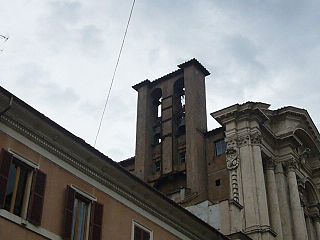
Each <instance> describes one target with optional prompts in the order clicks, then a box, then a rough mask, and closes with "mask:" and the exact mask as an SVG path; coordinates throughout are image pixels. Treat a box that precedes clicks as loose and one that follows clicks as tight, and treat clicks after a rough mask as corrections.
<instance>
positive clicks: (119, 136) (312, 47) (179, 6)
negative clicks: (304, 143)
mask: <svg viewBox="0 0 320 240" xmlns="http://www.w3.org/2000/svg"><path fill="white" fill-rule="evenodd" d="M131 4H132V1H131V0H90V1H85V0H55V1H50V0H47V1H43V0H10V1H7V2H6V4H0V35H5V36H8V37H9V40H8V41H6V42H4V41H3V40H2V39H0V50H2V51H1V52H0V73H1V74H0V84H1V86H2V87H4V88H6V89H7V90H8V91H10V92H12V93H13V94H14V95H16V96H17V97H19V98H20V99H22V100H24V101H25V102H26V103H28V104H29V105H31V106H32V107H34V108H35V109H37V110H38V111H40V112H42V113H43V114H45V115H46V116H48V117H49V118H51V119H52V120H53V121H55V122H56V123H58V124H59V125H61V126H63V127H64V128H66V129H68V130H69V131H70V132H72V133H73V134H75V135H77V136H79V137H81V138H82V139H84V140H85V141H86V142H87V143H89V144H90V145H93V144H94V139H95V136H96V133H97V129H98V125H99V120H100V116H101V113H102V110H103V106H104V101H105V99H106V95H107V92H108V88H109V85H110V82H111V78H112V74H113V70H114V66H115V64H116V60H117V55H118V52H119V49H120V45H121V41H122V37H123V34H124V30H125V26H126V23H127V20H128V17H129V12H130V8H131ZM319 12H320V4H319V1H318V0H314V1H313V0H306V1H300V0H282V1H281V0H267V1H258V0H247V1H238V0H223V1H221V0H197V1H194V0H175V1H172V0H161V1H152V0H136V4H135V8H134V11H133V15H132V19H131V23H130V26H129V30H128V34H127V38H126V42H125V45H124V48H123V52H122V56H121V59H120V63H119V67H118V71H117V74H116V76H115V81H114V85H113V89H112V92H111V96H110V99H109V103H108V105H107V109H106V113H105V116H104V119H103V122H102V126H101V131H100V134H99V138H98V141H97V144H96V148H97V149H99V150H100V151H101V152H103V153H104V154H106V155H107V156H109V157H111V158H112V159H113V160H115V161H120V160H123V159H126V158H129V157H131V156H133V155H134V149H135V132H136V129H135V126H136V109H137V106H136V104H137V92H136V91H134V90H133V89H132V87H131V86H133V85H135V84H136V83H139V82H141V81H143V80H145V79H150V80H153V79H156V78H159V77H161V76H163V75H165V74H167V73H169V72H172V71H174V70H176V69H177V65H178V64H180V63H183V62H185V61H187V60H189V59H191V58H196V59H198V60H199V61H200V62H201V63H202V64H203V65H204V66H205V67H206V68H207V69H208V70H209V71H210V72H211V75H210V76H208V77H207V79H206V97H207V113H208V130H211V129H213V128H216V127H218V126H219V124H218V123H217V122H215V120H214V119H213V118H212V117H210V115H209V113H212V112H214V111H217V110H219V109H221V108H224V107H228V106H230V105H233V104H235V103H244V102H246V101H260V102H265V103H269V104H271V107H270V109H277V108H280V107H283V106H296V107H299V108H304V109H306V110H308V112H309V114H310V115H311V117H312V119H313V121H314V123H315V124H316V126H317V127H318V129H319V128H320V110H319V107H318V104H319V100H320V98H319V97H320V94H319V91H320V65H319V63H320V62H319V59H320V31H319V23H320V14H319Z"/></svg>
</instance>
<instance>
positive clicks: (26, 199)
mask: <svg viewBox="0 0 320 240" xmlns="http://www.w3.org/2000/svg"><path fill="white" fill-rule="evenodd" d="M8 152H9V153H10V154H11V155H12V160H11V163H10V167H11V165H12V164H14V163H13V160H14V159H15V160H17V161H18V163H17V164H18V165H21V166H19V167H20V168H23V167H24V166H23V165H26V166H25V167H24V168H30V169H28V170H27V171H28V176H27V181H26V184H25V186H24V196H23V201H22V208H21V214H20V215H21V216H19V215H18V214H15V213H14V206H15V203H14V204H13V203H12V202H11V207H10V210H7V209H5V208H3V209H4V210H6V211H8V212H10V213H11V214H13V215H16V216H18V217H21V218H22V219H24V220H27V218H28V211H29V208H30V196H31V191H32V183H33V181H34V177H35V170H38V169H39V168H40V167H39V165H38V164H36V163H33V162H31V161H29V160H28V159H26V158H24V157H22V156H21V155H19V154H18V153H16V152H15V151H13V150H12V149H8ZM19 162H21V164H19ZM19 174H20V173H19ZM19 178H20V176H19ZM16 180H17V179H16ZM16 180H15V181H16ZM8 184H9V176H8ZM8 184H7V188H8ZM14 185H16V182H15V183H14ZM17 190H18V189H16V186H14V192H16V191H17ZM14 195H16V194H14ZM11 201H12V199H11ZM15 201H16V199H15ZM12 204H13V209H12Z"/></svg>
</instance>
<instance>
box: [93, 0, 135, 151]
mask: <svg viewBox="0 0 320 240" xmlns="http://www.w3.org/2000/svg"><path fill="white" fill-rule="evenodd" d="M135 2H136V0H133V2H132V6H131V10H130V14H129V18H128V22H127V26H126V30H125V32H124V35H123V39H122V43H121V47H120V51H119V54H118V59H117V63H116V66H115V68H114V71H113V75H112V79H111V83H110V87H109V91H108V94H107V98H106V101H105V104H104V108H103V111H102V115H101V118H100V123H99V127H98V131H97V134H96V138H95V140H94V145H93V146H94V147H95V146H96V143H97V139H98V136H99V133H100V129H101V124H102V120H103V117H104V113H105V111H106V107H107V104H108V101H109V97H110V93H111V89H112V86H113V82H114V78H115V75H116V72H117V69H118V65H119V61H120V57H121V53H122V49H123V45H124V42H125V39H126V36H127V32H128V28H129V24H130V20H131V16H132V12H133V8H134V4H135Z"/></svg>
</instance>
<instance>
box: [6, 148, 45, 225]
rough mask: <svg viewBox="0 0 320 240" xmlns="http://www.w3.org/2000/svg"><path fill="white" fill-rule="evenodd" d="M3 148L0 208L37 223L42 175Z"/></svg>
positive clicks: (43, 185) (33, 165)
mask: <svg viewBox="0 0 320 240" xmlns="http://www.w3.org/2000/svg"><path fill="white" fill-rule="evenodd" d="M37 167H38V166H37V165H35V164H34V163H32V162H29V161H28V160H26V159H23V158H22V157H20V156H18V155H16V154H12V153H10V152H8V151H6V150H4V149H2V150H1V155H0V208H3V209H5V210H7V211H9V212H11V213H13V214H15V215H17V216H20V217H21V218H23V219H27V220H28V221H29V222H31V223H33V224H34V225H40V224H41V216H42V209H43V200H44V192H45V184H46V174H44V173H43V172H41V171H40V170H39V169H36V168H37Z"/></svg>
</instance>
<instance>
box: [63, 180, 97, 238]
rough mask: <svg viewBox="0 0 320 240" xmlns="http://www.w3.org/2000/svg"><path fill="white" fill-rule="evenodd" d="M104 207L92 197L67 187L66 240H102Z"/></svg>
mask: <svg viewBox="0 0 320 240" xmlns="http://www.w3.org/2000/svg"><path fill="white" fill-rule="evenodd" d="M102 216H103V205H102V204H100V203H98V202H96V199H95V198H93V197H92V196H90V195H88V194H86V193H84V192H82V191H81V190H79V189H77V188H75V187H73V186H68V187H67V199H66V207H65V227H66V229H65V239H70V240H71V239H72V240H100V239H101V227H102Z"/></svg>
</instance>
